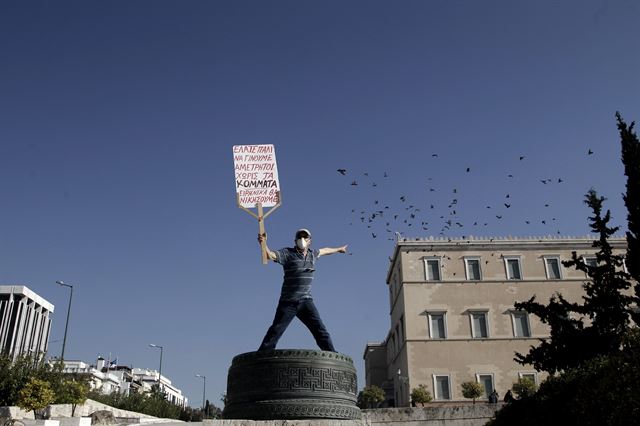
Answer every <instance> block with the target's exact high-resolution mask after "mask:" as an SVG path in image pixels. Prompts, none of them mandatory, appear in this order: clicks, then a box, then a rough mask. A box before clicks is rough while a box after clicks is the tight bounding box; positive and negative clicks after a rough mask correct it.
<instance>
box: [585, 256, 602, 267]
mask: <svg viewBox="0 0 640 426" xmlns="http://www.w3.org/2000/svg"><path fill="white" fill-rule="evenodd" d="M582 259H583V260H584V264H585V265H587V266H591V267H592V268H597V267H598V259H596V258H595V257H583V258H582Z"/></svg>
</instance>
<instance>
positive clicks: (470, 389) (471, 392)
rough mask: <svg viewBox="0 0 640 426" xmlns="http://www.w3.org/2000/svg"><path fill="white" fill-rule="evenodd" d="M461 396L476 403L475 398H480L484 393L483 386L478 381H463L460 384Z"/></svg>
mask: <svg viewBox="0 0 640 426" xmlns="http://www.w3.org/2000/svg"><path fill="white" fill-rule="evenodd" d="M461 387H462V396H464V397H465V398H469V399H473V403H474V404H475V403H476V399H477V398H480V397H481V396H482V394H483V393H484V388H483V387H482V385H481V384H480V383H478V382H464V383H462V385H461Z"/></svg>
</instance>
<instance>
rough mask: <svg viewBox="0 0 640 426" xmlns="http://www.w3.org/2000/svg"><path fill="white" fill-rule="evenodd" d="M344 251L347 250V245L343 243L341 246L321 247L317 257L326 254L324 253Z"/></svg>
mask: <svg viewBox="0 0 640 426" xmlns="http://www.w3.org/2000/svg"><path fill="white" fill-rule="evenodd" d="M346 252H347V246H346V245H344V246H342V247H325V248H321V249H320V250H319V253H318V257H320V256H326V255H329V254H334V253H346Z"/></svg>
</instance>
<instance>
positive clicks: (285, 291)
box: [275, 247, 320, 301]
mask: <svg viewBox="0 0 640 426" xmlns="http://www.w3.org/2000/svg"><path fill="white" fill-rule="evenodd" d="M275 253H276V260H275V261H276V262H277V263H279V264H281V265H282V269H284V281H283V283H282V291H281V292H280V300H284V301H298V300H301V299H310V298H311V284H312V283H313V272H314V271H315V264H316V260H317V259H318V254H319V253H320V250H315V249H314V250H307V255H306V256H303V255H302V253H300V252H299V251H298V250H296V249H295V248H291V247H286V248H283V249H280V250H277V251H276V252H275Z"/></svg>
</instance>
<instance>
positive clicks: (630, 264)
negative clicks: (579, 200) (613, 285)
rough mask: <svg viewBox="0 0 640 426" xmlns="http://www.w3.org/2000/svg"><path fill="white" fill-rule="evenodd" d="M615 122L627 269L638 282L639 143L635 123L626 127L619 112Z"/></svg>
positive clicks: (639, 252) (639, 262)
mask: <svg viewBox="0 0 640 426" xmlns="http://www.w3.org/2000/svg"><path fill="white" fill-rule="evenodd" d="M616 121H617V125H618V130H619V131H620V142H621V146H622V164H624V174H625V175H626V176H627V192H626V194H624V195H623V199H624V203H625V206H626V207H627V228H628V230H627V268H628V270H629V274H631V277H633V279H634V280H636V282H640V141H639V140H638V136H637V135H636V134H635V132H634V131H633V126H634V125H635V122H632V123H631V124H630V125H628V126H627V123H625V122H624V120H623V119H622V116H621V115H620V113H619V112H616ZM636 290H638V287H636ZM636 295H637V296H640V294H639V293H636Z"/></svg>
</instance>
